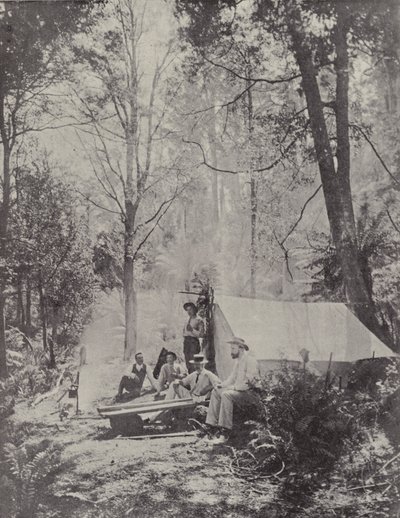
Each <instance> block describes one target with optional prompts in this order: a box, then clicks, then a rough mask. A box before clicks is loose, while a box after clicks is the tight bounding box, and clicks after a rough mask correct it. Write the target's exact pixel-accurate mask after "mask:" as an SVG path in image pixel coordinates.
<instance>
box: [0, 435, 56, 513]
mask: <svg viewBox="0 0 400 518" xmlns="http://www.w3.org/2000/svg"><path fill="white" fill-rule="evenodd" d="M4 455H5V459H6V463H7V464H8V469H9V477H10V478H9V480H11V481H12V483H13V485H14V491H15V506H16V510H17V516H20V517H21V518H22V517H23V518H33V517H34V516H35V514H36V510H37V507H38V504H39V501H40V495H41V492H42V491H44V490H45V487H46V485H47V484H48V482H49V479H50V477H51V475H53V474H54V473H55V472H56V471H57V469H58V468H59V466H60V456H61V450H60V447H59V446H57V445H55V444H53V443H51V442H49V441H42V442H41V443H39V444H35V445H29V444H23V445H21V446H15V445H14V444H12V443H8V444H6V445H5V446H4ZM8 483H9V482H8ZM11 494H12V493H11ZM9 496H10V495H9Z"/></svg>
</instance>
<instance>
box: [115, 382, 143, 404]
mask: <svg viewBox="0 0 400 518" xmlns="http://www.w3.org/2000/svg"><path fill="white" fill-rule="evenodd" d="M141 389H142V387H141V386H140V384H139V383H138V380H136V379H134V380H133V379H131V378H130V377H129V376H122V379H121V382H120V384H119V388H118V396H119V397H121V396H122V393H123V392H124V390H126V391H127V392H129V396H130V398H131V399H134V398H137V397H139V396H140V391H141Z"/></svg>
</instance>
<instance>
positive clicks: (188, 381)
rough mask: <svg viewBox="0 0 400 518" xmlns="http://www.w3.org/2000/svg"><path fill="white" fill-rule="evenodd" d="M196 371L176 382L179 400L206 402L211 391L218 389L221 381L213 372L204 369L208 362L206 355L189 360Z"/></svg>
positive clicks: (195, 356) (199, 355)
mask: <svg viewBox="0 0 400 518" xmlns="http://www.w3.org/2000/svg"><path fill="white" fill-rule="evenodd" d="M189 361H190V363H191V365H193V367H194V369H195V371H194V372H192V373H191V374H189V375H188V376H186V377H185V378H183V379H182V380H177V381H175V382H174V388H175V393H176V395H177V397H178V398H180V399H184V398H189V397H191V398H193V399H194V400H195V401H204V400H205V399H206V398H207V396H208V395H209V394H210V392H211V390H212V389H213V388H215V387H217V386H218V385H219V384H220V383H221V380H220V379H219V378H218V376H216V375H215V374H214V373H212V372H211V371H209V370H207V369H205V368H204V366H205V364H206V363H207V360H206V359H205V357H204V354H200V353H199V354H195V355H194V356H193V360H189Z"/></svg>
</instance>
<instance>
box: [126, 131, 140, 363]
mask: <svg viewBox="0 0 400 518" xmlns="http://www.w3.org/2000/svg"><path fill="white" fill-rule="evenodd" d="M134 132H135V129H134V128H131V129H130V130H128V132H127V138H126V178H127V182H126V194H125V213H126V216H125V236H124V240H125V243H124V244H125V254H124V300H125V344H124V360H129V359H130V358H131V356H132V354H135V352H136V338H137V336H136V326H137V318H136V292H135V284H134V282H135V279H134V255H135V254H134V237H133V236H134V229H135V217H136V210H137V206H138V205H137V204H138V198H136V203H135V204H134V202H133V199H134V188H133V161H134V158H135V140H134V134H135V133H134Z"/></svg>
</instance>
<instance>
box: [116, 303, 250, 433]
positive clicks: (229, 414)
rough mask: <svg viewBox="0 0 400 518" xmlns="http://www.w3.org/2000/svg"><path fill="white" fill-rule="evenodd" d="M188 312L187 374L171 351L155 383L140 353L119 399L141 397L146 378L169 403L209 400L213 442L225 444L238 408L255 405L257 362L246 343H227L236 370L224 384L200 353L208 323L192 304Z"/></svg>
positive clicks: (185, 337) (186, 308) (185, 336)
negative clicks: (208, 367)
mask: <svg viewBox="0 0 400 518" xmlns="http://www.w3.org/2000/svg"><path fill="white" fill-rule="evenodd" d="M184 309H185V310H186V311H187V313H188V315H189V320H188V322H187V324H185V327H184V331H183V336H184V348H183V352H184V356H185V361H186V366H187V371H186V369H184V368H183V367H182V366H181V365H180V364H179V363H177V355H176V354H175V353H174V352H172V351H169V352H168V353H167V356H166V363H165V364H164V365H163V366H162V367H161V370H160V374H159V377H158V380H155V379H154V377H153V374H152V372H151V370H150V369H149V368H148V366H147V365H146V364H145V363H144V356H143V353H141V352H138V353H136V355H135V363H134V364H133V366H132V367H131V368H130V370H129V372H127V373H126V375H125V376H123V377H122V379H121V383H120V385H119V390H118V395H117V399H119V400H120V399H121V398H122V396H123V392H124V390H126V391H128V392H129V393H130V395H131V398H133V397H138V396H139V395H140V393H141V389H142V386H143V382H144V380H145V378H146V377H147V378H148V380H149V381H150V384H151V385H152V387H153V388H154V389H155V391H156V396H155V397H157V396H158V395H159V394H160V393H161V392H163V391H165V390H166V396H165V398H166V399H175V398H180V399H183V398H192V399H193V400H194V401H197V402H199V403H200V402H203V401H205V400H208V399H209V407H208V411H207V418H206V424H207V426H208V427H209V429H210V432H211V433H212V435H213V436H214V438H213V439H212V440H213V442H215V443H219V442H221V443H222V442H225V441H226V440H227V438H228V436H229V433H230V430H231V429H232V426H233V408H234V406H238V407H241V408H243V407H247V406H249V405H251V404H252V403H253V402H254V395H253V392H252V391H251V390H250V388H251V387H252V386H254V385H255V384H257V381H258V380H259V371H258V364H257V360H256V359H255V358H254V357H253V356H251V355H250V354H249V347H248V345H247V344H246V343H245V341H244V340H243V339H241V338H238V337H234V338H232V339H231V340H229V341H228V342H227V343H229V344H230V346H231V357H232V359H233V360H234V366H233V370H232V373H231V375H230V376H229V377H228V378H227V379H226V380H224V381H221V380H220V378H219V377H218V376H217V375H216V374H214V373H213V372H211V371H209V370H208V369H206V367H205V365H206V364H207V359H206V358H205V356H204V354H203V353H201V352H200V351H201V347H200V338H201V337H202V336H203V335H204V323H203V322H202V320H201V319H200V318H199V317H197V310H196V306H195V305H194V304H193V303H191V302H188V303H186V304H185V305H184Z"/></svg>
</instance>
